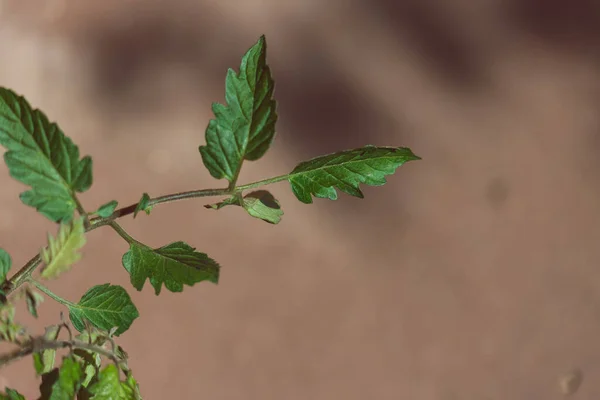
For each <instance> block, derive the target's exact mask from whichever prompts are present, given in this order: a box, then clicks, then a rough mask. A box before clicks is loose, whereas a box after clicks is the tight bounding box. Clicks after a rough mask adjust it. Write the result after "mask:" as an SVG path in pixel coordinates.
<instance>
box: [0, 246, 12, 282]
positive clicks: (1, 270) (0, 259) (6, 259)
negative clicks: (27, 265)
mask: <svg viewBox="0 0 600 400" xmlns="http://www.w3.org/2000/svg"><path fill="white" fill-rule="evenodd" d="M11 266H12V260H11V258H10V254H8V253H7V252H6V251H4V250H3V249H0V283H3V282H4V281H5V280H6V276H7V275H8V271H10V267H11Z"/></svg>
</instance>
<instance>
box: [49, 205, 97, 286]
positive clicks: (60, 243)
mask: <svg viewBox="0 0 600 400" xmlns="http://www.w3.org/2000/svg"><path fill="white" fill-rule="evenodd" d="M85 242H86V239H85V229H84V227H83V218H82V217H79V218H75V219H73V220H71V221H70V222H69V223H66V224H65V223H62V224H60V228H59V230H58V234H57V235H56V238H53V237H52V236H51V235H48V247H46V248H44V249H42V251H41V256H42V261H44V263H45V264H46V265H45V267H44V269H43V270H42V273H41V276H42V278H44V279H54V278H57V277H58V276H59V275H60V274H62V273H64V272H66V271H68V270H69V269H70V268H71V266H72V265H73V264H74V263H76V262H77V261H79V260H80V259H81V252H80V250H81V248H82V247H83V246H84V245H85Z"/></svg>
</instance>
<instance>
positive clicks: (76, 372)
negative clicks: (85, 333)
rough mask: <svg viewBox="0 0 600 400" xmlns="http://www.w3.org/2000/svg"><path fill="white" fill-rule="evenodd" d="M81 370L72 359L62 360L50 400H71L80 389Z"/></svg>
mask: <svg viewBox="0 0 600 400" xmlns="http://www.w3.org/2000/svg"><path fill="white" fill-rule="evenodd" d="M82 379H83V370H82V369H81V365H80V364H79V363H78V362H77V361H76V360H75V359H73V358H72V357H65V358H63V363H62V365H61V366H60V369H59V371H58V380H57V381H56V382H54V384H53V385H52V394H51V395H50V400H73V399H74V398H75V395H76V394H77V392H78V391H79V388H80V387H81V381H82Z"/></svg>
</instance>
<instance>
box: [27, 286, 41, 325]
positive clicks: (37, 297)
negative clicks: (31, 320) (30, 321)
mask: <svg viewBox="0 0 600 400" xmlns="http://www.w3.org/2000/svg"><path fill="white" fill-rule="evenodd" d="M25 301H26V303H27V311H29V314H31V315H33V316H34V317H35V318H37V317H38V313H37V309H38V307H39V306H40V304H42V302H43V301H44V297H43V296H42V295H41V294H40V293H38V292H36V291H35V290H33V289H31V288H27V289H25Z"/></svg>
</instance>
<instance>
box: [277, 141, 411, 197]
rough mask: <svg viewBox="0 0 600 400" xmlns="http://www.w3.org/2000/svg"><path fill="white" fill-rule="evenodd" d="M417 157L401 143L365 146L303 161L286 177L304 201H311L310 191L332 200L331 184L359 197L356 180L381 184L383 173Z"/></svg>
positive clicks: (332, 189)
mask: <svg viewBox="0 0 600 400" xmlns="http://www.w3.org/2000/svg"><path fill="white" fill-rule="evenodd" d="M420 159H421V158H420V157H418V156H416V155H415V154H413V152H412V151H411V150H410V149H408V148H405V147H375V146H365V147H362V148H359V149H354V150H347V151H342V152H338V153H333V154H328V155H325V156H321V157H317V158H313V159H312V160H309V161H305V162H303V163H301V164H298V166H296V168H294V170H293V171H292V172H291V173H290V174H289V175H288V177H287V179H288V181H289V182H290V184H291V185H292V191H293V192H294V195H295V196H296V197H297V198H298V200H300V201H301V202H303V203H306V204H310V203H312V197H311V195H314V196H315V197H320V198H328V199H331V200H336V199H337V192H336V190H335V188H338V189H339V190H341V191H342V192H344V193H347V194H349V195H351V196H355V197H359V198H362V197H364V196H363V193H362V192H361V190H360V188H359V184H361V183H364V184H366V185H371V186H381V185H384V184H385V183H386V180H385V176H386V175H391V174H393V173H394V172H395V171H396V169H397V168H398V167H399V166H401V165H402V164H404V163H405V162H408V161H412V160H420Z"/></svg>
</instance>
